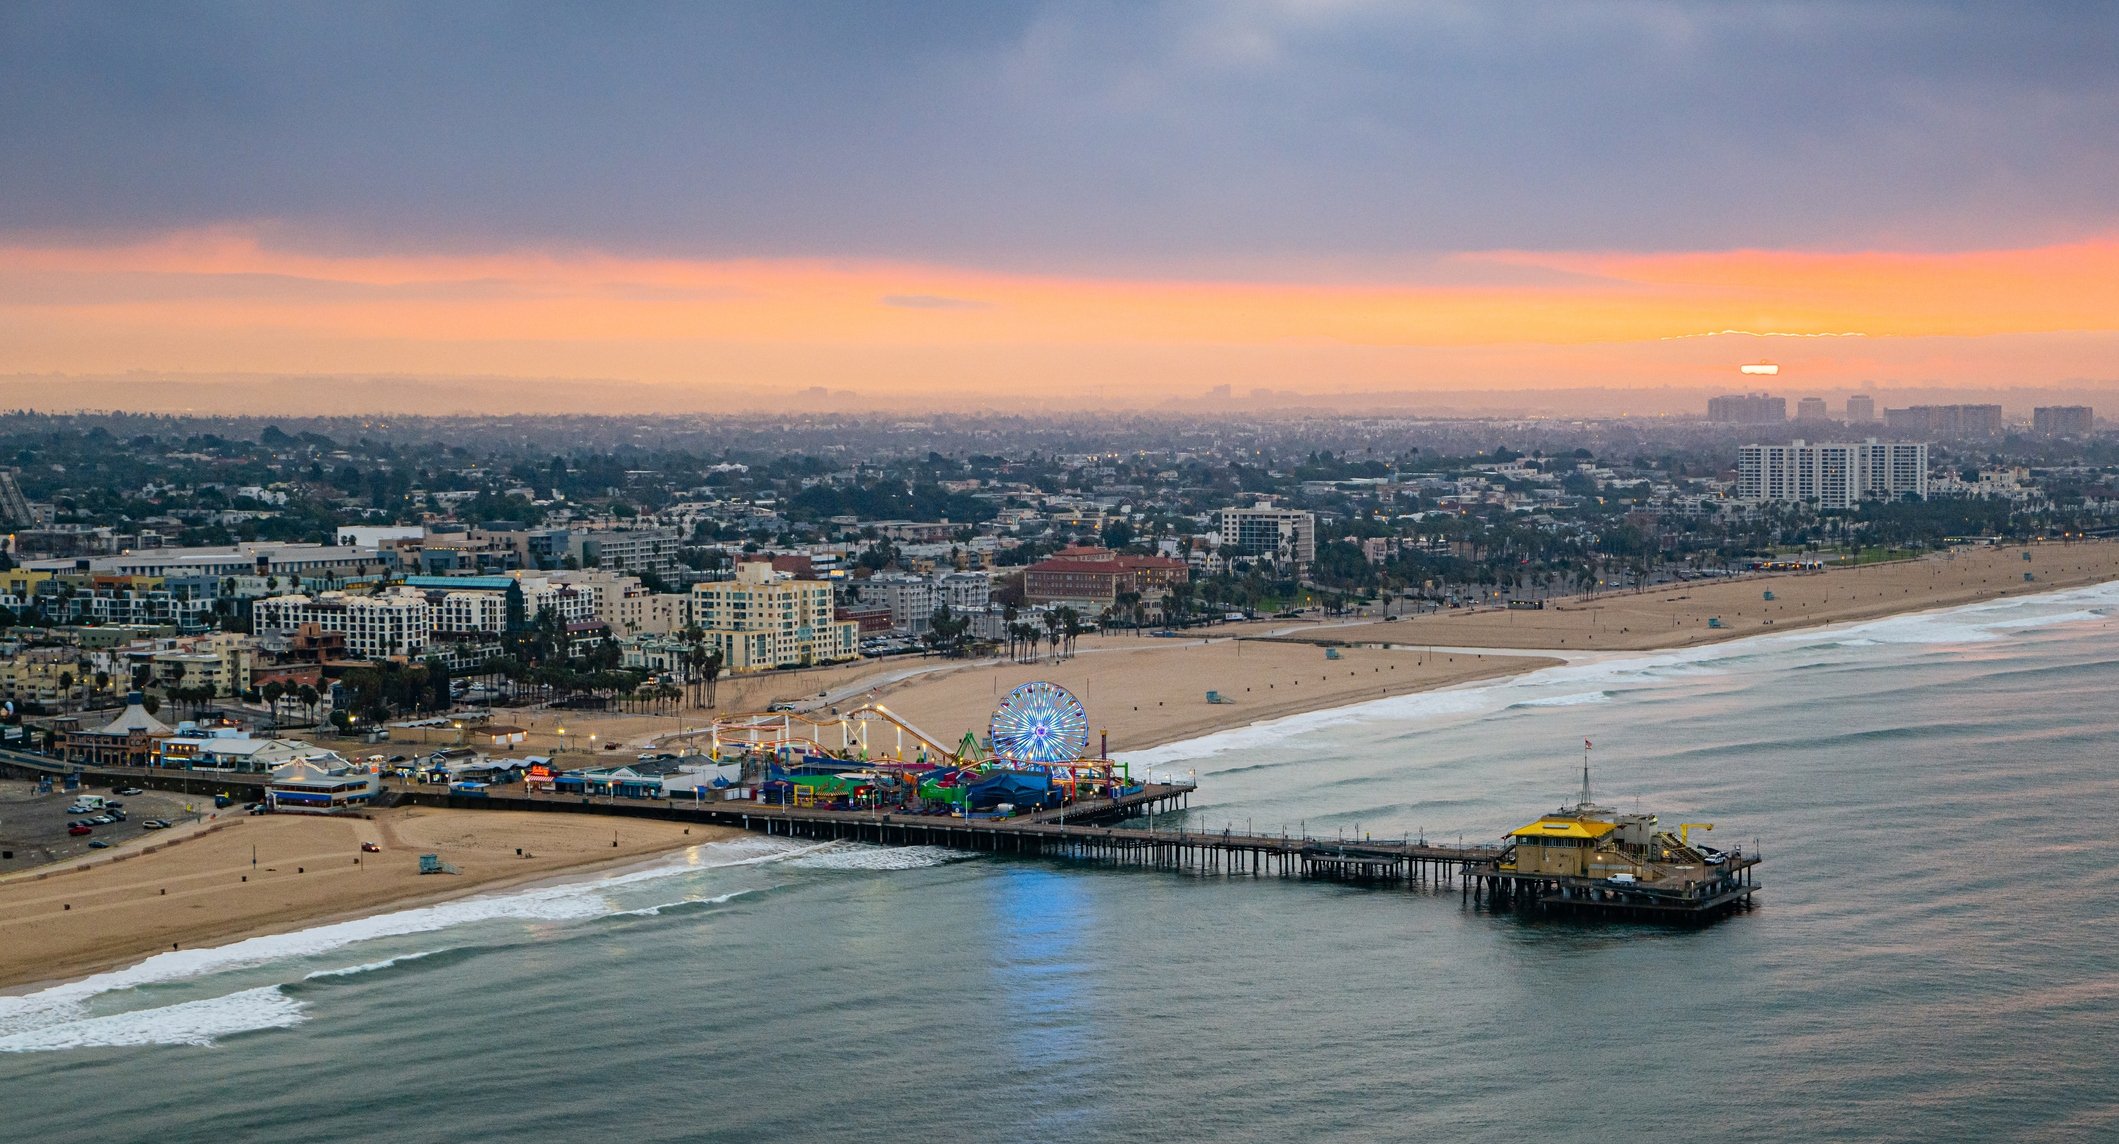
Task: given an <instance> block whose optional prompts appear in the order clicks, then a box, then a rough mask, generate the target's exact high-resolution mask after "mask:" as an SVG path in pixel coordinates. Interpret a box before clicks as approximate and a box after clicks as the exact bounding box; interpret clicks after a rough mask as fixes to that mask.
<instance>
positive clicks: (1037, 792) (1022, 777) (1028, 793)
mask: <svg viewBox="0 0 2119 1144" xmlns="http://www.w3.org/2000/svg"><path fill="white" fill-rule="evenodd" d="M1004 802H1005V803H1009V804H1011V805H1013V806H1057V805H1058V804H1059V792H1058V791H1056V790H1054V789H1053V787H1052V779H1051V778H1050V777H1049V776H1047V775H1041V774H1031V773H1029V772H1025V771H1001V772H998V773H996V774H991V775H988V776H986V777H985V778H983V779H980V780H979V781H977V782H975V783H972V784H971V809H973V810H991V809H993V808H994V807H996V806H998V805H1000V804H1001V803H1004Z"/></svg>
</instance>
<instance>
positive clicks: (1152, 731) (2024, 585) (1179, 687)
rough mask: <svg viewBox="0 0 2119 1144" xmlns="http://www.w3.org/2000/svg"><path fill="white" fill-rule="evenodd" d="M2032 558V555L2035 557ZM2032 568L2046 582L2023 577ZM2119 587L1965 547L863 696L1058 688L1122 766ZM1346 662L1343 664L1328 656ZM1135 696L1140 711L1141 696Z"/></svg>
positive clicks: (971, 718) (2105, 571)
mask: <svg viewBox="0 0 2119 1144" xmlns="http://www.w3.org/2000/svg"><path fill="white" fill-rule="evenodd" d="M2024 551H2029V552H2031V553H2032V554H2033V556H2032V559H2031V561H2030V562H2028V563H2026V562H2025V561H2024V560H2023V559H2022V556H2021V553H2022V552H2024ZM2025 571H2030V572H2032V573H2033V574H2034V575H2035V576H2036V577H2037V578H2036V579H2034V580H2031V581H2025V580H2023V579H2022V576H2023V573H2024V572H2025ZM2114 581H2119V542H2110V541H2089V542H2076V543H2072V544H2065V545H2062V544H2032V545H2015V546H2010V547H2008V548H1983V549H1966V550H1953V552H1952V553H1937V554H1931V555H1929V556H1925V557H1921V558H1919V559H1915V560H1906V561H1894V562H1890V563H1879V564H1869V565H1860V566H1854V567H1845V568H1833V569H1828V570H1826V571H1825V572H1823V573H1768V574H1759V575H1752V576H1744V577H1736V578H1729V579H1718V580H1706V581H1687V582H1683V583H1679V584H1672V585H1664V586H1658V587H1656V588H1651V589H1647V590H1645V591H1640V592H1626V593H1623V594H1605V595H1599V596H1574V597H1559V598H1555V599H1553V600H1551V601H1549V602H1548V603H1547V606H1546V607H1545V608H1543V609H1539V610H1514V609H1505V608H1482V609H1469V610H1461V611H1452V612H1438V613H1429V614H1426V615H1421V616H1412V617H1405V618H1402V619H1396V620H1390V621H1384V620H1354V621H1338V622H1327V623H1319V624H1304V625H1289V624H1280V625H1272V626H1266V625H1260V626H1258V627H1257V628H1254V629H1253V630H1251V631H1246V632H1238V633H1231V634H1218V633H1214V632H1212V631H1211V630H1210V631H1209V633H1207V634H1203V635H1202V636H1201V637H1197V638H1191V639H1183V640H1162V639H1153V638H1136V637H1133V636H1130V635H1118V636H1101V637H1084V638H1083V640H1082V648H1081V650H1080V651H1079V652H1078V653H1077V654H1076V655H1075V656H1073V657H1070V658H1067V659H1064V660H1061V661H1060V662H1058V663H1032V664H1011V663H1000V664H995V663H991V662H985V663H969V664H964V665H961V666H959V667H956V668H954V669H947V670H940V671H933V672H928V673H924V674H920V675H917V676H914V677H912V678H909V679H904V680H899V681H893V682H891V683H888V684H884V685H882V686H879V687H877V688H875V689H873V690H872V691H866V692H862V693H861V694H863V695H868V696H872V697H873V698H874V699H875V700H876V701H880V702H882V703H885V704H886V705H888V706H889V707H890V708H891V709H892V710H893V711H895V712H897V713H899V714H901V715H904V716H905V717H906V718H907V719H909V720H910V721H911V722H912V723H914V724H915V725H918V726H921V727H923V728H925V729H926V730H928V731H930V732H943V733H944V734H943V736H942V737H946V738H949V739H951V740H952V741H953V740H954V739H955V738H956V736H957V735H958V734H960V733H961V730H962V729H963V728H967V727H970V728H983V726H984V724H985V715H986V714H987V713H988V712H990V711H991V709H992V704H993V703H994V702H995V701H997V700H998V698H999V697H1000V696H1001V695H1002V694H1004V693H1005V692H1006V690H1007V689H1008V688H1009V687H1012V686H1015V685H1017V684H1019V683H1023V682H1028V681H1030V680H1033V679H1044V680H1049V681H1051V682H1054V683H1058V684H1060V685H1061V686H1063V687H1067V688H1069V689H1070V690H1072V691H1074V693H1075V694H1076V695H1077V696H1078V697H1079V698H1080V699H1081V700H1082V702H1083V704H1084V706H1085V707H1087V708H1088V710H1089V715H1090V718H1091V720H1092V735H1093V734H1094V733H1095V732H1096V731H1097V730H1101V729H1103V728H1108V729H1109V730H1110V732H1111V736H1110V737H1111V746H1112V749H1113V751H1114V752H1115V753H1120V754H1123V753H1129V752H1133V751H1143V750H1150V749H1155V748H1160V747H1168V746H1171V745H1173V744H1177V743H1181V742H1185V741H1188V740H1191V739H1196V738H1201V737H1204V736H1206V735H1210V734H1218V733H1222V732H1226V731H1233V730H1240V729H1242V728H1245V727H1250V726H1255V725H1258V724H1260V723H1267V722H1272V721H1275V720H1279V719H1283V718H1286V717H1288V716H1291V715H1299V714H1306V713H1310V712H1315V711H1324V710H1331V709H1335V708H1340V707H1350V706H1355V705H1358V704H1361V703H1365V702H1368V701H1370V700H1373V699H1383V698H1390V697H1393V696H1397V695H1403V694H1409V693H1412V692H1419V691H1436V690H1441V689H1444V688H1449V687H1454V686H1457V685H1460V684H1464V683H1470V682H1476V681H1479V680H1485V679H1492V678H1495V677H1499V676H1505V675H1516V674H1524V673H1528V672H1531V671H1537V670H1540V669H1542V668H1545V667H1551V666H1555V665H1557V664H1560V663H1563V662H1568V661H1571V660H1574V659H1577V658H1579V657H1580V656H1581V655H1583V654H1596V653H1617V652H1646V651H1671V650H1678V649H1681V648H1687V647H1699V646H1705V645H1710V644H1716V643H1724V642H1728V641H1731V640H1739V639H1745V638H1748V637H1750V636H1756V635H1770V634H1773V633H1776V632H1783V631H1796V630H1801V629H1806V628H1817V627H1824V626H1829V625H1833V624H1840V623H1852V622H1862V621H1867V620H1877V619H1886V618H1889V617H1892V616H1899V615H1909V614H1916V613H1920V612H1928V611H1936V610H1940V609H1946V608H1954V607H1963V606H1967V605H1970V604H1975V603H1982V602H1988V601H1993V600H2000V599H2009V598H2017V597H2022V596H2032V595H2043V594H2046V593H2050V592H2057V591H2065V590H2068V589H2071V588H2080V587H2086V586H2089V585H2093V584H2102V583H2110V582H2114ZM1767 593H1772V595H1773V598H1772V599H1771V600H1768V599H1766V598H1765V597H1766V594H1767ZM1710 619H1714V620H1718V621H1720V626H1718V627H1717V626H1711V625H1710V623H1709V620H1710ZM1232 649H1233V650H1232ZM1328 649H1329V650H1328ZM1334 653H1336V655H1337V656H1338V658H1337V659H1327V658H1326V657H1327V656H1328V655H1330V654H1334ZM1556 657H1558V658H1556ZM982 682H984V683H985V686H983V687H982V686H980V685H981V683H982ZM1386 687H1387V690H1384V688H1386ZM1269 688H1270V689H1271V690H1270V692H1268V689H1269ZM1209 689H1214V690H1219V691H1220V692H1222V694H1223V695H1224V697H1226V698H1231V699H1233V700H1235V702H1233V703H1229V704H1225V705H1209V704H1208V703H1207V702H1206V701H1205V699H1204V698H1203V696H1204V693H1205V692H1206V691H1207V690H1209ZM1113 692H1116V693H1118V694H1120V695H1122V696H1124V697H1125V698H1124V699H1123V700H1121V702H1123V703H1125V706H1124V707H1120V706H1117V705H1116V704H1112V703H1110V702H1109V700H1108V698H1106V697H1108V696H1109V695H1111V694H1112V693H1113ZM1267 694H1270V696H1271V698H1270V699H1268V698H1266V696H1267ZM1135 698H1138V699H1139V703H1138V705H1136V704H1134V703H1133V702H1130V701H1131V700H1133V699H1135ZM1095 746H1096V740H1095V739H1094V738H1092V740H1091V748H1092V750H1093V749H1094V748H1095Z"/></svg>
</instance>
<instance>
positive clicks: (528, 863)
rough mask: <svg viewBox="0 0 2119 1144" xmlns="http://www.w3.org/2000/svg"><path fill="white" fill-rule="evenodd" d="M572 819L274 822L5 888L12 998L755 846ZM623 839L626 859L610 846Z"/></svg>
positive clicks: (700, 834) (506, 815)
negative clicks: (700, 852) (417, 861)
mask: <svg viewBox="0 0 2119 1144" xmlns="http://www.w3.org/2000/svg"><path fill="white" fill-rule="evenodd" d="M570 817H571V816H560V815H541V814H536V813H534V812H517V811H471V810H462V811H458V810H439V809H433V808H402V809H400V810H390V811H379V812H377V813H376V814H375V815H374V816H372V817H370V818H322V817H311V816H295V815H287V816H266V817H265V818H259V819H251V820H249V821H248V822H246V823H244V825H243V828H242V829H237V830H227V831H222V832H219V833H217V834H214V835H212V836H211V837H200V838H196V839H194V840H193V841H192V842H191V843H190V844H189V845H187V846H183V847H177V848H174V849H172V850H167V851H160V852H157V853H155V854H152V855H142V856H140V857H138V858H135V859H134V860H133V861H130V862H125V863H118V864H105V865H99V866H94V867H90V868H89V869H86V870H76V869H74V868H73V867H71V866H69V867H66V868H65V869H63V870H60V871H54V872H53V874H52V875H51V876H50V877H48V878H46V879H43V880H37V879H35V878H31V879H29V880H26V881H17V882H13V883H9V884H7V885H5V886H0V996H4V995H16V994H23V993H29V992H35V991H37V990H39V989H43V988H48V987H50V986H52V985H56V984H63V983H66V982H71V981H78V980H81V979H82V978H84V977H89V976H94V975H97V974H101V973H107V972H112V971H114V970H120V969H124V968H129V967H131V966H133V965H137V964H139V963H141V962H143V961H146V960H148V959H149V958H152V957H154V956H155V955H157V954H160V953H168V952H174V951H177V950H196V949H211V948H219V947H224V946H228V945H231V944H234V943H237V942H241V941H247V940H250V939H252V938H259V937H270V936H275V935H279V934H286V933H293V932H299V931H302V930H307V929H314V928H317V927H321V926H329V925H334V924H338V923H342V922H348V921H355V920H358V919H361V918H368V917H376V916H380V915H383V914H389V913H396V912H401V911H405V910H413V909H421V908H425V907H429V906H434V905H440V904H444V903H447V902H451V901H458V900H463V899H467V898H475V897H479V896H481V895H486V894H493V893H507V892H513V891H518V890H523V889H528V888H535V887H541V886H548V885H565V884H568V883H572V882H577V881H593V880H596V879H600V878H603V877H608V876H610V875H611V874H613V873H618V872H623V871H625V870H628V869H633V868H645V867H647V866H650V865H652V864H654V863H656V862H659V861H663V860H666V859H667V858H668V857H669V856H670V855H673V854H680V853H683V852H684V851H686V850H689V849H690V848H692V847H695V846H701V845H706V844H710V843H714V842H723V841H730V840H733V839H736V838H741V837H745V835H744V833H743V832H742V831H740V830H731V829H727V828H723V827H711V826H699V825H691V824H683V823H675V822H660V821H655V820H634V819H622V820H610V819H597V820H595V821H594V822H593V823H585V822H581V821H578V820H573V821H569V820H568V819H570ZM591 826H592V827H593V828H594V829H583V828H584V827H591ZM377 837H380V838H382V839H383V845H384V847H385V849H384V851H383V853H382V854H380V855H360V856H361V857H362V858H364V859H367V861H364V862H360V863H353V862H350V861H348V859H349V858H350V857H351V856H353V855H356V854H359V851H358V844H359V842H361V841H365V840H368V839H370V838H377ZM613 841H616V842H618V845H615V846H609V845H608V843H610V842H613ZM517 842H523V843H525V845H524V847H523V849H524V850H525V851H526V852H527V854H526V856H525V857H523V858H520V859H518V858H515V857H514V856H513V855H512V853H511V851H512V850H513V849H514V847H515V845H516V843H517ZM430 847H431V848H432V850H433V851H435V852H439V853H440V854H442V856H443V858H444V860H445V861H448V862H450V863H451V864H453V865H456V866H458V868H459V869H461V870H462V871H463V873H462V874H461V875H459V876H451V875H447V874H440V875H420V874H417V873H416V872H415V871H414V864H413V859H414V857H415V856H416V854H417V853H418V852H420V851H422V850H428V849H429V848H430ZM598 847H607V848H598ZM253 853H256V854H258V855H259V857H258V859H257V865H255V866H253V865H251V864H250V863H251V854H253ZM157 860H160V861H157ZM327 863H328V865H327ZM518 863H522V864H523V865H520V866H518V865H517V864H518ZM290 869H291V872H290ZM459 877H460V878H461V879H462V880H458V879H459Z"/></svg>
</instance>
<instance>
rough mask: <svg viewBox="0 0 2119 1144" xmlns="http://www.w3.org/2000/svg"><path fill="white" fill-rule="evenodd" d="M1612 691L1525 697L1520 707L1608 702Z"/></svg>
mask: <svg viewBox="0 0 2119 1144" xmlns="http://www.w3.org/2000/svg"><path fill="white" fill-rule="evenodd" d="M1610 701H1611V693H1610V692H1606V691H1583V692H1578V693H1576V694H1574V695H1553V696H1549V697H1547V698H1544V699H1525V700H1523V701H1522V702H1521V703H1518V704H1516V706H1518V707H1580V706H1582V705H1583V704H1585V703H1608V702H1610Z"/></svg>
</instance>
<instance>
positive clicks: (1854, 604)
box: [1304, 541, 2119, 651]
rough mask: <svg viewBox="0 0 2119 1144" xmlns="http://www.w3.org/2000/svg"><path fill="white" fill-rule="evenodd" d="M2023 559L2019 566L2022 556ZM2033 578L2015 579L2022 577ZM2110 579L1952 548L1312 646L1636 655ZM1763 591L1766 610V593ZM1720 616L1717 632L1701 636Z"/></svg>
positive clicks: (1442, 616)
mask: <svg viewBox="0 0 2119 1144" xmlns="http://www.w3.org/2000/svg"><path fill="white" fill-rule="evenodd" d="M2025 552H2029V553H2030V554H2031V559H2030V560H2028V561H2026V560H2024V558H2023V554H2024V553H2025ZM2026 572H2028V573H2031V575H2032V577H2033V579H2031V580H2029V581H2025V580H2024V578H2023V577H2024V573H2026ZM2113 580H2119V543H2114V542H2107V541H2092V542H2078V543H2074V544H2031V545H2012V546H2010V547H2007V548H1961V549H1957V550H1955V551H1954V553H1939V554H1934V555H1930V556H1925V557H1922V558H1920V559H1918V560H1904V561H1895V562H1891V563H1886V564H1869V565H1860V566H1856V567H1850V568H1834V569H1830V570H1828V571H1825V572H1822V573H1817V572H1811V573H1795V572H1783V573H1773V574H1770V575H1758V576H1744V577H1740V578H1736V579H1731V580H1696V581H1692V582H1690V583H1685V584H1677V585H1669V586H1665V587H1659V588H1655V589H1653V590H1650V591H1646V592H1616V593H1606V594H1603V595H1599V596H1580V597H1571V598H1566V599H1559V600H1554V601H1551V602H1550V603H1549V604H1548V605H1547V606H1546V608H1545V609H1544V610H1543V611H1511V610H1507V609H1501V608H1480V609H1477V610H1458V611H1449V612H1438V613H1434V614H1431V615H1426V616H1418V617H1407V618H1405V619H1401V620H1397V621H1394V622H1390V623H1382V622H1377V623H1366V624H1359V625H1319V626H1318V627H1317V628H1316V629H1314V630H1313V631H1310V632H1308V633H1304V634H1305V636H1307V637H1310V638H1320V639H1341V640H1347V641H1349V642H1353V643H1366V642H1370V641H1381V642H1386V643H1391V644H1398V645H1406V646H1428V645H1434V646H1438V647H1440V646H1452V647H1484V648H1526V649H1552V650H1555V651H1600V650H1604V651H1644V650H1651V649H1656V648H1669V647H1685V646H1689V645H1692V644H1701V643H1710V642H1713V641H1716V640H1727V639H1738V638H1741V637H1743V636H1751V635H1758V634H1760V633H1763V632H1772V631H1780V630H1783V629H1786V628H1793V627H1813V626H1816V625H1818V624H1834V623H1845V622H1849V621H1854V620H1867V619H1875V618H1878V617H1882V616H1889V615H1896V614H1899V613H1903V612H1913V611H1925V610H1928V609H1931V608H1946V607H1954V606H1957V605H1961V604H1970V603H1977V602H1978V601H1981V600H1989V599H1996V598H1999V597H2003V596H2020V595H2025V594H2029V593H2034V592H2051V591H2054V590H2057V589H2060V588H2070V587H2080V586H2083V585H2087V584H2102V583H2106V582H2109V581H2113ZM1767 592H1772V593H1773V596H1774V598H1773V599H1772V600H1770V601H1769V600H1767V599H1765V593H1767ZM1710 617H1718V618H1720V620H1721V622H1722V626H1721V627H1720V628H1719V629H1717V628H1711V627H1709V626H1708V625H1707V621H1708V619H1709V618H1710Z"/></svg>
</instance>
